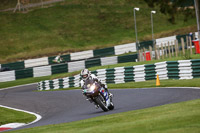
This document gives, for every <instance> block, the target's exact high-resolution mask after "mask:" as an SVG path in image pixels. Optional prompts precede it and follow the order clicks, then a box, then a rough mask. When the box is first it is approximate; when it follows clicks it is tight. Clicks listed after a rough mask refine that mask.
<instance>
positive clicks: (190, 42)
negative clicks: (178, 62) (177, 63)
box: [189, 37, 192, 55]
mask: <svg viewBox="0 0 200 133" xmlns="http://www.w3.org/2000/svg"><path fill="white" fill-rule="evenodd" d="M189 44H190V55H192V40H191V37H189Z"/></svg>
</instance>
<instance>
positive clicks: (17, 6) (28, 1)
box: [0, 0, 64, 12]
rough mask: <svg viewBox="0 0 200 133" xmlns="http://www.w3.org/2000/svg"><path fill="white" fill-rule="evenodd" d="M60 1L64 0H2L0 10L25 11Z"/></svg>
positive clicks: (0, 0)
mask: <svg viewBox="0 0 200 133" xmlns="http://www.w3.org/2000/svg"><path fill="white" fill-rule="evenodd" d="M60 1H64V0H0V11H1V12H4V11H13V12H16V11H25V10H28V9H29V8H32V7H40V6H41V7H43V6H44V5H48V4H52V3H55V2H60Z"/></svg>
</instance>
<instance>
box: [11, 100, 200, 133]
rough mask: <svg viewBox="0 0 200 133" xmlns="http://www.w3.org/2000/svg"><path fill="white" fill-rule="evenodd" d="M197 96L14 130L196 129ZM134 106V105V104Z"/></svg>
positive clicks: (191, 132) (176, 132)
mask: <svg viewBox="0 0 200 133" xmlns="http://www.w3.org/2000/svg"><path fill="white" fill-rule="evenodd" d="M199 104H200V100H199V99H198V100H193V101H187V102H181V103H176V104H169V105H163V106H159V107H153V108H148V109H142V110H136V111H129V112H124V113H118V114H112V115H105V116H100V117H96V118H91V119H86V120H81V121H76V122H70V123H63V124H57V125H48V126H41V127H35V128H29V129H23V130H17V131H13V133H15V132H17V133H27V132H28V133H35V132H40V133H55V132H56V133H72V132H75V133H88V132H94V131H95V132H96V133H104V132H108V133H122V132H123V133H133V132H134V133H147V132H148V133H198V132H200V106H199ZM133 106H134V105H133Z"/></svg>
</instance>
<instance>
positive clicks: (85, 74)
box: [81, 69, 90, 80]
mask: <svg viewBox="0 0 200 133" xmlns="http://www.w3.org/2000/svg"><path fill="white" fill-rule="evenodd" d="M81 77H82V78H83V80H86V79H88V78H89V77H90V71H89V70H88V69H83V70H82V71H81Z"/></svg>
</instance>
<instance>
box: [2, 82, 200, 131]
mask: <svg viewBox="0 0 200 133" xmlns="http://www.w3.org/2000/svg"><path fill="white" fill-rule="evenodd" d="M110 92H112V93H113V94H114V98H113V101H114V104H115V109H114V110H112V111H108V112H103V111H102V110H101V109H95V107H94V105H93V104H91V103H89V102H88V101H86V100H85V97H83V96H82V93H81V90H67V91H42V92H38V91H36V85H35V84H33V85H28V86H23V87H15V88H12V89H6V90H1V91H0V105H4V106H9V107H13V108H18V109H22V110H26V111H30V112H34V113H37V114H39V115H41V116H42V119H41V120H40V121H38V122H36V123H34V124H31V125H28V126H25V127H22V128H30V127H36V126H43V125H49V124H59V123H66V122H72V121H78V120H82V119H87V118H91V117H97V116H102V115H108V114H113V113H120V112H126V111H130V110H138V109H144V108H149V107H154V106H160V105H165V104H170V103H177V102H181V101H188V100H193V99H199V98H200V89H192V88H151V89H113V90H110Z"/></svg>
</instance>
